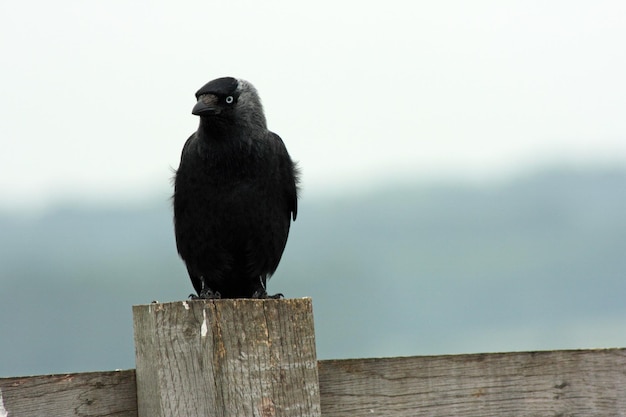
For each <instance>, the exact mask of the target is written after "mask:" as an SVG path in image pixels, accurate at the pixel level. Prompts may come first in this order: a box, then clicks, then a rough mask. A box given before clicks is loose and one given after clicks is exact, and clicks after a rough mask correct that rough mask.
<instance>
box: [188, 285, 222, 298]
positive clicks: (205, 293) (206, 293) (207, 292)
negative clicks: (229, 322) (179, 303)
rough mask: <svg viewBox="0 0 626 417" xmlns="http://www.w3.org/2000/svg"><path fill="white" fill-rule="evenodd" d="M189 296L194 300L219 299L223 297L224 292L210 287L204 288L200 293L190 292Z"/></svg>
mask: <svg viewBox="0 0 626 417" xmlns="http://www.w3.org/2000/svg"><path fill="white" fill-rule="evenodd" d="M189 298H190V299H192V300H219V299H220V298H222V294H220V293H219V291H213V290H211V289H210V288H203V289H202V291H201V292H200V294H198V295H195V294H189Z"/></svg>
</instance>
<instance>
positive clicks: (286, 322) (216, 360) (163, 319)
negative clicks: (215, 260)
mask: <svg viewBox="0 0 626 417" xmlns="http://www.w3.org/2000/svg"><path fill="white" fill-rule="evenodd" d="M133 313H134V322H135V347H136V364H137V397H138V414H139V416H140V417H148V416H149V417H160V416H162V417H169V416H178V417H183V416H198V415H200V416H209V415H210V416H225V417H226V416H262V417H274V416H312V417H314V416H319V415H320V405H319V385H318V374H317V360H316V356H315V333H314V327H313V311H312V304H311V300H310V299H287V300H194V301H185V302H177V303H167V304H149V305H145V306H135V307H134V308H133Z"/></svg>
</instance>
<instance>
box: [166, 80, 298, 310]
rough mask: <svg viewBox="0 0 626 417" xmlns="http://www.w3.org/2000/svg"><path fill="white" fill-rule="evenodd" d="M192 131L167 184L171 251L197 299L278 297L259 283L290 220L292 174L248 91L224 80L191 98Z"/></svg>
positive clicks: (294, 207)
mask: <svg viewBox="0 0 626 417" xmlns="http://www.w3.org/2000/svg"><path fill="white" fill-rule="evenodd" d="M196 99H197V100H198V102H197V103H196V105H195V106H194V108H193V110H192V113H193V114H195V115H197V116H200V126H199V127H198V130H197V131H196V132H195V133H194V134H193V135H191V137H189V139H187V142H186V143H185V146H184V147H183V152H182V155H181V158H180V166H179V167H178V170H177V171H176V175H175V178H174V197H173V200H174V229H175V232H176V247H177V249H178V253H179V254H180V256H181V258H182V259H183V261H185V264H186V266H187V271H188V272H189V277H190V278H191V282H192V283H193V286H194V288H195V290H196V292H197V294H198V296H197V297H196V296H195V295H193V294H192V295H191V297H192V298H267V297H271V298H279V297H281V296H282V294H277V295H274V296H268V294H267V291H266V283H267V280H268V279H269V278H270V276H271V275H272V274H273V273H274V271H275V270H276V268H277V267H278V263H279V262H280V258H281V256H282V254H283V250H284V249H285V244H286V243H287V236H288V235H289V226H290V223H291V219H292V218H293V220H296V215H297V213H298V201H297V191H298V186H297V185H298V170H297V167H296V165H295V164H294V162H293V161H292V160H291V158H290V157H289V154H288V153H287V149H286V148H285V144H284V143H283V141H282V139H281V138H280V137H279V136H278V135H277V134H275V133H273V132H270V131H269V130H268V129H267V125H266V121H265V115H264V113H263V106H262V105H261V100H260V98H259V95H258V93H257V91H256V89H255V88H254V87H253V86H252V84H250V83H249V82H247V81H244V80H241V79H237V78H232V77H225V78H218V79H216V80H213V81H211V82H209V83H207V84H206V85H204V87H202V88H201V89H200V90H198V92H197V93H196Z"/></svg>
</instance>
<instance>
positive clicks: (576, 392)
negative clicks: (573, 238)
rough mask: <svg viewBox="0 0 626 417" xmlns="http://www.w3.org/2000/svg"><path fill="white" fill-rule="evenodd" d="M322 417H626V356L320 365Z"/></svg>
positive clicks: (496, 356)
mask: <svg viewBox="0 0 626 417" xmlns="http://www.w3.org/2000/svg"><path fill="white" fill-rule="evenodd" d="M319 378H320V394H321V406H322V415H323V416H327V417H330V416H332V417H343V416H350V417H356V416H379V417H384V416H394V417H403V416H407V417H408V416H412V417H413V416H446V417H448V416H459V417H460V416H478V415H480V416H481V417H488V416H620V415H626V350H625V349H602V350H570V351H546V352H520V353H492V354H472V355H446V356H422V357H406V358H385V359H354V360H336V361H322V362H320V370H319Z"/></svg>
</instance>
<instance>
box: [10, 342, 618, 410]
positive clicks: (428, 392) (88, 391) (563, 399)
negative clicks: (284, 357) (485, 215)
mask: <svg viewBox="0 0 626 417" xmlns="http://www.w3.org/2000/svg"><path fill="white" fill-rule="evenodd" d="M319 379H320V394H321V408H322V416H324V417H343V416H351V417H359V416H381V417H387V416H389V417H391V416H394V417H403V416H446V417H448V416H458V417H463V416H477V415H480V416H487V417H488V416H502V415H510V416H528V417H530V416H620V415H626V349H598V350H566V351H545V352H519V353H489V354H471V355H445V356H418V357H402V358H378V359H376V358H375V359H346V360H325V361H320V362H319ZM3 412H4V414H3ZM7 415H8V416H9V417H31V416H32V417H34V416H72V417H73V416H92V417H99V416H102V417H105V416H115V417H130V416H132V417H136V416H137V403H136V388H135V371H134V370H127V371H115V372H89V373H80V374H68V375H48V376H34V377H24V378H1V379H0V417H7Z"/></svg>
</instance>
